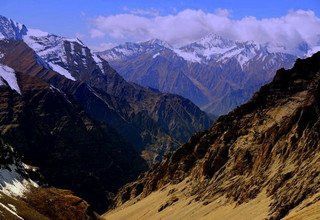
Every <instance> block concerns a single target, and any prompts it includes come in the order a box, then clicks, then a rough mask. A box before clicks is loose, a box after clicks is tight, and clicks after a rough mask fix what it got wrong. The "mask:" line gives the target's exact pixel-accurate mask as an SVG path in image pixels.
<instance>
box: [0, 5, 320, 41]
mask: <svg viewBox="0 0 320 220" xmlns="http://www.w3.org/2000/svg"><path fill="white" fill-rule="evenodd" d="M189 9H191V10H193V11H197V10H201V11H202V12H204V13H209V14H210V13H213V14H216V13H218V12H221V11H222V12H223V10H221V9H225V10H227V15H226V16H228V18H229V19H232V20H235V21H236V20H241V19H243V18H244V17H248V16H253V17H255V18H256V19H258V20H259V19H260V20H261V19H263V18H278V17H281V16H285V15H287V14H288V12H289V11H292V10H293V11H296V10H299V9H301V10H305V11H307V10H312V11H313V12H314V13H315V16H317V17H318V16H319V15H320V0H268V1H257V0H255V1H254V0H251V1H239V0H233V1H231V0H211V1H210V0H196V1H195V0H193V1H191V0H177V1H175V0H166V1H165V0H139V1H138V0H136V1H134V0H113V1H111V0H110V1H109V0H23V1H21V0H1V8H0V14H1V15H4V16H7V17H10V18H12V19H14V20H16V21H19V22H21V23H24V24H26V25H27V26H28V27H32V28H38V29H41V30H44V31H47V32H51V33H55V34H58V35H63V36H66V37H74V36H79V38H81V39H82V40H83V41H84V42H85V43H87V44H88V45H90V46H98V45H101V44H103V43H105V44H106V43H113V44H117V43H121V42H123V41H128V40H133V41H135V40H144V39H142V38H141V36H137V34H136V35H135V34H134V33H133V31H134V30H131V31H130V32H124V31H127V30H126V28H127V27H125V26H123V24H121V25H122V26H123V29H122V30H118V32H117V33H113V34H112V36H111V35H109V34H108V32H109V31H110V29H111V26H112V25H111V26H110V27H109V28H106V27H105V26H104V25H103V23H102V22H106V23H108V22H109V24H110V22H114V21H115V19H116V17H112V16H115V15H119V14H127V15H128V14H131V15H134V16H135V18H137V19H138V17H140V18H148V19H153V18H155V17H157V16H160V17H161V16H163V17H166V16H169V15H172V16H175V15H177V14H178V13H179V12H182V11H184V10H189ZM99 16H103V17H104V18H106V20H100V23H99V24H98V23H97V21H96V18H97V17H99ZM107 18H108V19H109V18H114V19H113V20H110V19H109V20H108V19H107ZM117 19H118V17H117ZM122 19H130V17H122ZM126 22H127V23H130V21H126ZM137 22H140V20H138V21H137ZM112 27H113V28H114V26H112ZM137 29H139V27H138V26H137ZM94 30H96V31H99V32H103V33H104V34H101V35H99V34H98V35H97V34H94V33H98V32H94ZM121 31H122V32H121ZM143 31H147V32H148V33H149V30H143ZM119 32H121V33H120V34H119ZM124 34H127V35H128V37H127V38H126V37H123V35H124ZM140 34H141V33H140ZM152 36H153V35H150V37H152ZM156 36H157V35H156ZM168 39H169V41H170V39H171V38H168ZM190 39H191V38H190ZM176 41H177V40H176ZM172 42H173V43H174V42H175V41H174V40H172Z"/></svg>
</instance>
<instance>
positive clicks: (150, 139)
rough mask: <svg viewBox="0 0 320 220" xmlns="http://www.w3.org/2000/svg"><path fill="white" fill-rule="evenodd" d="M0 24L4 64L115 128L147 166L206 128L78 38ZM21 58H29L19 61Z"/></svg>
mask: <svg viewBox="0 0 320 220" xmlns="http://www.w3.org/2000/svg"><path fill="white" fill-rule="evenodd" d="M0 20H1V22H2V26H3V30H2V33H3V34H2V35H3V36H4V37H3V38H4V39H6V40H5V41H3V42H2V51H1V52H2V54H5V55H4V57H3V59H2V62H3V63H5V64H6V65H8V66H10V67H12V68H14V69H18V70H19V71H20V72H23V73H25V72H29V73H28V74H31V75H34V76H37V77H39V78H41V79H44V80H45V81H46V82H49V83H50V84H51V85H54V86H55V87H57V88H59V89H61V90H62V91H64V92H66V93H67V94H72V96H73V97H74V98H75V99H76V100H77V102H78V103H79V104H80V105H81V106H82V107H83V109H84V110H85V111H86V112H87V113H89V114H90V116H91V117H93V118H94V119H95V120H98V121H102V122H105V123H107V124H109V125H110V126H112V127H114V128H115V129H116V130H117V132H118V133H119V134H120V135H121V136H122V137H123V138H124V139H126V140H128V141H129V142H130V143H132V144H133V145H134V147H135V149H136V150H137V151H138V152H141V154H142V155H143V156H144V158H145V159H146V160H147V161H148V162H149V163H152V162H153V161H159V160H161V157H162V155H163V154H165V153H166V152H170V151H171V150H173V149H175V148H176V147H178V146H179V145H180V144H181V143H183V142H185V141H186V140H188V138H189V137H190V136H191V134H192V133H194V132H196V131H199V130H202V129H205V128H207V127H208V126H209V124H210V119H209V118H208V117H207V115H206V114H205V113H204V112H202V111H201V110H200V109H199V108H198V107H197V106H195V105H194V104H193V103H192V102H191V101H189V100H187V99H185V98H182V97H180V96H177V95H171V94H166V93H161V92H159V91H157V90H154V89H151V88H145V87H141V86H138V85H136V84H133V83H128V82H127V81H125V80H124V79H123V78H122V77H121V76H120V75H119V74H118V73H117V72H116V71H114V70H113V69H112V68H111V67H110V66H109V64H108V63H107V62H106V61H105V60H104V59H102V58H99V57H98V56H96V55H93V54H92V53H91V51H90V50H89V48H87V47H86V46H85V45H83V43H82V42H81V41H79V40H78V39H66V38H63V37H60V36H56V35H53V34H48V33H45V32H42V31H39V30H33V29H27V28H26V27H25V26H24V25H21V24H19V23H15V22H13V21H11V20H9V19H7V18H5V17H1V18H0ZM0 31H1V30H0ZM24 43H25V44H24ZM19 56H24V57H27V58H24V62H17V58H18V57H19ZM53 72H55V74H54V73H53ZM57 73H58V74H57Z"/></svg>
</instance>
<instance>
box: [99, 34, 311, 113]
mask: <svg viewBox="0 0 320 220" xmlns="http://www.w3.org/2000/svg"><path fill="white" fill-rule="evenodd" d="M305 53H307V51H305ZM96 54H98V55H99V56H101V57H102V58H104V59H105V60H107V61H108V62H109V63H110V65H111V66H112V67H113V68H115V69H116V70H117V71H118V72H119V73H120V74H121V75H122V76H123V77H124V78H125V79H126V80H128V81H132V82H135V83H138V84H140V85H144V86H150V87H152V88H156V89H158V90H160V91H163V92H170V93H174V94H179V95H181V96H183V97H186V98H188V99H190V100H191V101H193V102H194V103H195V104H197V105H198V106H200V107H201V109H202V110H204V111H206V112H208V113H210V114H212V115H216V116H219V115H223V114H226V113H228V112H229V111H231V110H233V109H234V108H235V107H237V106H239V105H241V104H243V103H245V102H246V101H248V100H249V99H250V98H251V97H252V95H253V94H254V92H256V91H257V90H258V89H259V88H260V87H261V86H262V85H264V84H266V83H267V82H270V80H271V79H272V78H273V76H274V74H275V72H276V70H277V69H279V68H282V67H284V68H289V67H291V66H292V65H293V63H294V61H295V60H296V59H297V56H296V55H292V54H289V53H285V51H284V52H273V50H272V48H270V47H269V45H268V44H258V43H255V42H252V41H251V42H250V41H247V42H240V41H232V40H229V39H226V38H222V37H220V36H217V35H215V34H210V35H208V36H206V37H204V38H202V39H200V40H199V41H196V42H194V43H191V44H188V45H185V46H182V47H180V48H174V47H172V46H171V45H169V44H168V43H166V42H164V41H161V40H159V39H153V40H150V41H147V42H141V43H125V44H122V45H119V46H116V47H114V48H111V49H109V50H106V51H103V52H97V53H96Z"/></svg>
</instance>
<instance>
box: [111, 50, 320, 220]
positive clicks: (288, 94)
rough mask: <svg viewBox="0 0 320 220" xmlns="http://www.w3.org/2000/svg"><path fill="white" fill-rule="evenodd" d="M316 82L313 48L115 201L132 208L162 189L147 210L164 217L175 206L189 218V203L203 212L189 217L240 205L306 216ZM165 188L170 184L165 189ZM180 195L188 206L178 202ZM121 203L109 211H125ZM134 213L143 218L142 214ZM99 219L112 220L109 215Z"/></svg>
mask: <svg viewBox="0 0 320 220" xmlns="http://www.w3.org/2000/svg"><path fill="white" fill-rule="evenodd" d="M319 85H320V52H319V53H317V54H315V55H313V56H312V57H311V58H307V59H304V60H301V59H298V60H297V61H296V63H295V65H294V67H293V68H292V69H290V70H285V69H280V70H278V71H277V73H276V75H275V77H274V79H273V81H272V82H271V83H269V84H267V85H265V86H263V87H262V88H261V89H260V90H259V92H257V93H256V94H255V95H254V96H253V98H252V99H251V100H250V101H249V102H248V103H246V104H244V105H242V106H241V107H239V108H237V109H236V110H234V111H233V112H231V113H229V114H228V115H226V116H222V117H220V118H219V119H218V120H217V122H216V123H215V124H214V125H213V126H212V127H211V128H210V129H208V130H207V131H204V132H201V133H197V134H195V135H194V136H193V137H192V138H191V139H190V141H189V142H188V143H186V144H184V145H183V146H182V147H180V148H179V149H178V150H177V151H176V152H175V153H173V154H172V155H171V156H170V157H168V158H167V160H165V161H163V162H162V163H161V164H159V165H157V166H155V167H154V168H153V169H151V170H150V171H149V172H147V173H146V174H145V175H144V176H142V177H141V178H139V179H138V180H137V181H135V182H133V183H130V184H128V185H126V186H125V187H123V188H122V189H121V190H120V191H119V192H118V194H117V197H116V199H115V203H114V204H115V206H119V205H121V204H123V203H124V202H126V201H128V200H129V201H130V200H134V201H135V202H136V203H137V205H136V206H139V204H140V203H143V201H144V200H148V199H149V200H148V201H149V202H150V201H152V195H150V194H151V193H152V192H155V191H156V194H158V193H160V194H161V192H162V191H163V192H166V193H167V194H166V196H165V198H167V199H166V200H165V201H166V202H164V203H163V204H162V205H161V206H157V205H155V204H158V203H155V204H154V205H153V207H152V210H151V209H150V210H147V211H148V213H161V212H164V213H165V214H164V215H165V216H164V218H170V216H171V217H172V216H178V215H176V214H177V213H176V212H179V211H180V214H181V213H187V215H185V216H184V217H185V218H186V219H188V218H192V215H193V214H192V213H191V212H190V213H189V212H188V211H187V210H189V209H188V207H190V209H192V210H194V212H197V210H198V209H205V210H206V212H202V213H200V214H199V213H198V214H199V215H198V216H197V218H200V217H201V218H208V219H210V216H211V218H213V217H214V216H219V212H220V214H221V215H220V217H221V218H223V217H226V216H228V215H229V214H230V213H233V214H234V215H233V217H230V215H231V214H230V215H229V217H230V218H231V219H237V218H236V217H235V216H237V217H238V219H239V218H240V217H241V216H239V215H240V213H241V210H242V211H245V210H247V212H246V213H247V214H248V216H250V213H251V215H252V213H256V214H257V216H260V219H263V218H267V219H281V218H283V217H285V216H286V215H288V213H290V212H291V211H292V210H294V212H295V213H299V214H300V215H301V214H303V210H305V209H306V210H307V213H309V214H311V213H312V212H311V211H312V210H313V211H314V210H315V207H316V206H317V204H319V199H320V187H319V186H320V182H319V181H320V148H319V147H320V142H319V141H320V136H319V129H320V127H319V126H320V111H319V109H320V96H319V94H320V86H319ZM175 184H178V185H175ZM181 184H182V185H181ZM168 188H169V189H170V188H171V189H172V188H173V189H172V190H168V191H169V192H167V191H166V189H168ZM160 189H161V190H160ZM149 195H150V196H149ZM176 195H178V196H176ZM136 197H137V198H138V200H135V199H134V198H136ZM184 197H186V198H187V199H189V200H188V203H184V201H185V200H184V201H180V200H182V198H184ZM179 198H180V200H179ZM129 204H132V203H129ZM217 204H220V205H217ZM258 204H260V206H259V205H258ZM262 204H263V206H262ZM189 205H190V206H189ZM132 206H135V205H132ZM205 206H208V207H210V208H209V209H208V208H207V209H206V208H204V207H205ZM124 207H126V205H124V206H123V207H122V206H121V207H120V208H119V209H116V210H115V211H114V213H116V212H117V211H118V212H119V213H122V214H124V213H126V210H131V211H132V209H130V206H129V207H126V208H125V209H123V208H124ZM167 207H170V209H167ZM179 207H180V208H179ZM192 207H193V208H192ZM195 207H197V208H196V209H194V208H195ZM227 207H229V208H228V209H227ZM250 207H251V209H250ZM261 207H263V210H262V208H261ZM140 208H141V207H140ZM309 208H310V209H309ZM154 209H156V210H157V211H153V210H154ZM260 209H261V210H260ZM122 210H123V211H122ZM141 210H142V209H140V215H139V216H141V218H142V219H143V217H142V216H144V215H146V216H148V214H147V211H146V210H145V211H146V212H142V211H141ZM221 210H225V211H224V212H222V213H221ZM233 210H236V212H237V213H235V211H233ZM248 210H249V211H248ZM259 210H260V211H264V212H265V213H264V214H261V213H257V212H259ZM308 210H309V211H308ZM310 210H311V211H310ZM292 212H293V211H292ZM228 213H229V214H228ZM295 213H293V214H290V216H294V215H295ZM260 214H261V215H260ZM299 214H297V216H299ZM313 214H314V215H313V217H314V218H315V219H316V216H317V214H316V212H314V213H313ZM131 215H133V212H132V213H131ZM155 215H156V214H155ZM257 216H256V217H255V218H257ZM302 216H304V217H306V216H305V215H302ZM318 216H319V212H318ZM106 217H110V219H112V218H111V217H112V213H111V214H110V215H108V214H107V215H106ZM242 217H243V216H242ZM244 217H245V216H244ZM257 219H259V217H258V218H257Z"/></svg>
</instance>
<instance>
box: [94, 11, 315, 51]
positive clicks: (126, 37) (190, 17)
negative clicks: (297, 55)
mask: <svg viewBox="0 0 320 220" xmlns="http://www.w3.org/2000/svg"><path fill="white" fill-rule="evenodd" d="M91 25H92V26H91V27H92V29H91V36H92V37H104V36H107V37H109V38H111V39H114V40H115V41H117V42H119V41H144V40H149V39H151V38H159V39H162V40H165V41H167V42H169V43H170V44H172V45H175V46H181V45H184V44H186V43H190V42H193V41H196V40H198V39H199V38H201V37H203V36H205V35H206V34H209V33H212V32H213V33H216V34H218V35H221V36H223V37H227V38H230V39H233V40H239V41H247V40H254V41H256V42H259V43H268V42H269V43H271V44H273V46H279V47H285V48H286V49H287V50H288V51H292V52H293V51H296V48H297V46H298V45H299V44H301V43H302V42H306V43H308V44H309V45H311V46H315V45H319V44H320V42H319V41H320V18H319V17H317V16H316V15H315V13H314V12H313V11H303V10H297V11H289V12H288V13H287V14H286V15H285V16H282V17H277V18H265V19H257V18H255V17H244V18H242V19H238V20H235V19H232V18H231V17H230V12H229V11H228V10H226V9H217V10H216V11H215V12H214V13H206V12H204V11H202V10H191V9H186V10H184V11H181V12H179V13H177V14H175V15H166V16H159V15H157V16H153V17H145V16H142V15H137V14H133V13H131V14H130V13H126V14H118V15H111V16H99V17H97V18H95V19H93V20H92V23H91Z"/></svg>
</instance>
